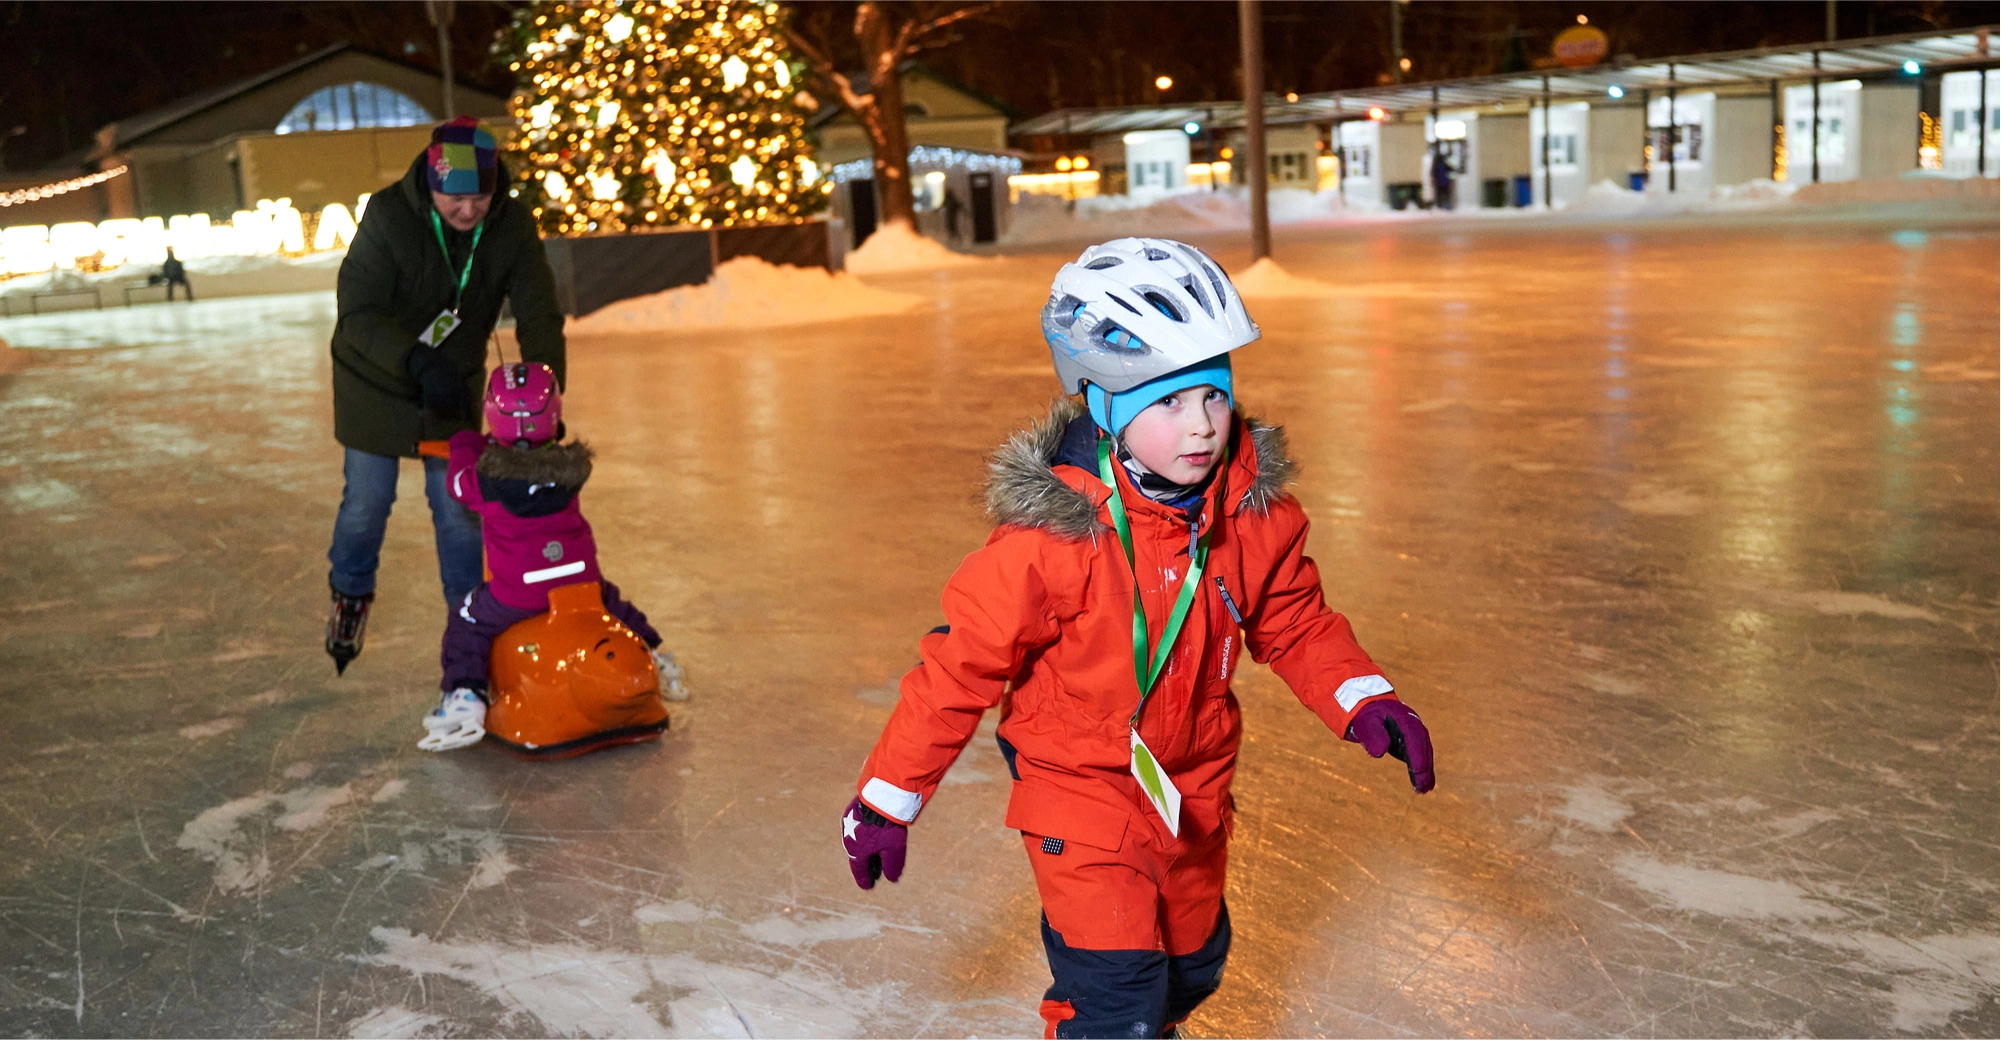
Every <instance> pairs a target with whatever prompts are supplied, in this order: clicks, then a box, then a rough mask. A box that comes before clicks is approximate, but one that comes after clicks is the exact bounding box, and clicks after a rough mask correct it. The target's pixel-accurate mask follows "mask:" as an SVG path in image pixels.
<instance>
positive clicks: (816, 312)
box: [569, 239, 926, 333]
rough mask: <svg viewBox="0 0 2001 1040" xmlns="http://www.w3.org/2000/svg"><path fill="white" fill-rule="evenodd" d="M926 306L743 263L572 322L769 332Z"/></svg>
mask: <svg viewBox="0 0 2001 1040" xmlns="http://www.w3.org/2000/svg"><path fill="white" fill-rule="evenodd" d="M870 241H874V239H870ZM849 255H850V257H852V256H853V255H854V254H849ZM925 302H926V301H925V299H924V298H923V297H921V296H911V295H909V294H907V293H894V292H888V291H886V290H883V289H877V288H874V287H873V286H870V285H868V284H866V283H864V282H863V281H862V280H861V279H859V278H856V277H855V276H854V275H852V274H834V273H832V272H830V271H826V270H822V269H821V268H818V267H780V266H776V265H773V264H770V263H767V262H765V261H764V260H761V259H759V258H757V257H754V256H740V257H737V258H736V259H734V260H726V261H724V262H723V263H722V264H720V265H718V266H717V267H716V271H715V273H714V274H712V275H710V276H709V280H708V281H706V282H704V283H702V284H701V285H684V286H681V287H679V288H676V289H668V290H666V291H665V292H657V293H653V294H652V295H650V296H636V297H634V298H632V299H630V300H620V301H619V302H617V303H614V304H611V305H610V306H608V307H604V308H602V309H600V310H597V311H593V312H591V313H590V314H587V315H585V316H583V317H581V318H574V319H571V321H570V322H569V331H570V332H573V333H593V332H680V331H692V330H696V329H766V328H778V327H781V326H787V325H815V324H819V323H821V322H828V321H839V320H841V319H842V318H866V317H874V316H877V315H884V314H903V313H905V312H907V311H911V310H914V309H916V308H918V307H921V306H923V305H924V304H925Z"/></svg>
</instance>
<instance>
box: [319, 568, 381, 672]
mask: <svg viewBox="0 0 2001 1040" xmlns="http://www.w3.org/2000/svg"><path fill="white" fill-rule="evenodd" d="M374 602H375V593H373V592H371V593H368V594H367V595H365V596H350V595H347V594H346V593H344V592H342V591H340V590H339V589H334V590H333V609H332V610H331V611H330V612H329V613H328V614H327V656H328V657H331V658H333V662H334V674H335V675H346V674H347V664H348V662H349V661H352V660H354V659H355V658H357V657H359V656H361V639H362V636H363V635H364V634H365V633H366V632H367V631H368V608H369V606H370V605H372V604H373V603H374Z"/></svg>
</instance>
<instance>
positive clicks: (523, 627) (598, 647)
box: [486, 581, 667, 758]
mask: <svg viewBox="0 0 2001 1040" xmlns="http://www.w3.org/2000/svg"><path fill="white" fill-rule="evenodd" d="M490 682H491V687H490V688H491V690H492V693H491V697H492V701H493V706H492V707H491V708H489V709H488V710H487V713H486V733H487V736H488V737H489V738H490V739H492V740H495V741H498V742H499V743H501V744H503V745H505V746H506V747H508V748H509V749H511V750H513V751H514V752H516V753H518V754H521V755H524V756H527V757H530V758H569V757H571V756H573V755H581V754H584V753H585V752H589V751H596V750H598V749H599V748H604V747H610V746H611V745H614V744H636V743H639V742H641V741H647V740H653V739H655V738H657V737H659V736H660V734H661V732H662V731H664V730H666V728H667V705H666V703H665V702H664V701H662V700H661V698H660V678H659V676H658V675H657V674H655V672H654V668H653V659H652V657H651V655H649V654H648V653H647V652H646V644H645V643H644V642H641V641H640V638H639V637H638V636H636V635H634V634H633V633H632V631H631V630H630V629H628V628H626V627H625V626H624V625H621V624H619V623H618V622H617V621H616V620H615V619H613V618H612V616H611V615H610V614H607V613H605V609H604V601H603V599H601V598H600V596H599V593H598V583H597V582H594V581H589V582H579V583H577V584H574V585H564V586H562V587H561V588H556V589H551V590H550V592H549V612H548V613H546V614H541V615H537V616H536V617H532V618H529V619H528V620H526V621H523V622H520V623H519V624H516V625H514V626H513V627H512V628H509V629H508V630H507V631H505V632H503V633H501V634H500V638H498V639H495V640H494V641H493V657H492V664H491V668H490Z"/></svg>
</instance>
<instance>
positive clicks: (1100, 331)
mask: <svg viewBox="0 0 2001 1040" xmlns="http://www.w3.org/2000/svg"><path fill="white" fill-rule="evenodd" d="M1261 335H1263V333H1261V332H1260V331H1259V330H1258V326H1257V323H1256V322H1254V321H1252V320H1251V316H1250V315H1249V314H1247V313H1245V311H1244V301H1243V298H1242V297H1240V296H1238V295H1237V287H1236V286H1234V285H1231V284H1230V277H1229V276H1228V275H1226V274H1224V273H1223V269H1222V268H1221V267H1220V266H1218V265H1217V263H1216V261H1214V260H1211V259H1209V256H1208V254H1206V253H1204V252H1202V251H1201V250H1200V249H1197V248H1195V247H1194V246H1191V245H1187V244H1185V243H1182V242H1174V241H1171V240H1168V239H1164V238H1120V239H1114V240H1112V241H1110V242H1106V243H1105V244H1103V245H1096V246H1092V247H1090V248H1089V249H1086V250H1084V254H1083V255H1082V256H1079V257H1078V258H1077V260H1076V262H1074V263H1068V264H1064V265H1063V269H1062V270H1060V271H1058V272H1056V282H1055V284H1053V285H1051V286H1050V287H1049V303H1048V305H1047V306H1044V307H1043V308H1042V337H1043V338H1044V339H1046V340H1048V341H1049V353H1050V356H1051V357H1052V358H1054V359H1055V361H1056V378H1057V379H1060V380H1062V382H1063V392H1064V393H1066V394H1076V393H1082V392H1083V390H1084V384H1086V383H1095V384H1097V385H1098V386H1099V387H1101V388H1103V389H1104V390H1105V391H1107V392H1108V393H1114V394H1116V393H1120V392H1122V391H1125V390H1130V389H1132V388H1133V387H1135V386H1138V385H1140V384H1141V383H1144V382H1147V381H1148V380H1152V379H1156V378H1159V377H1160V376H1164V375H1166V374H1168V373H1169V372H1174V371H1177V370H1179V369H1183V368H1187V367H1188V366H1189V365H1192V364H1195V363H1196V362H1198V361H1204V360H1207V359H1209V358H1212V357H1215V356H1216V355H1218V354H1226V353H1228V352H1230V351H1232V350H1235V349H1237V348H1238V347H1241V346H1243V345H1244V344H1246V343H1250V342H1252V341H1254V340H1256V339H1257V338H1258V337H1259V336H1261Z"/></svg>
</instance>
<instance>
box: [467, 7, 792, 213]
mask: <svg viewBox="0 0 2001 1040" xmlns="http://www.w3.org/2000/svg"><path fill="white" fill-rule="evenodd" d="M784 40H785V12H784V11H783V10H782V9H781V8H780V7H779V6H778V5H777V4H775V3H752V2H744V0H624V2H620V3H602V4H594V3H563V2H549V0H543V2H538V3H535V4H532V5H530V6H529V7H526V8H523V9H522V10H521V11H520V12H519V13H518V14H517V15H516V16H515V20H514V26H513V30H512V31H511V33H509V34H508V35H507V36H506V37H505V38H504V39H503V40H502V43H501V45H500V47H501V56H502V57H503V58H504V59H505V60H506V61H507V62H508V65H509V67H510V68H511V69H513V71H514V73H515V75H516V77H517V83H518V84H519V86H518V88H517V89H516V91H515V94H514V98H513V101H512V103H511V107H512V109H513V113H514V117H515V119H516V120H517V121H518V126H517V129H516V133H515V135H514V140H513V143H512V145H511V146H510V148H509V153H510V163H511V165H513V166H514V168H515V173H516V176H517V179H518V180H519V182H520V184H519V194H520V196H521V198H522V200H523V201H524V202H527V203H528V204H529V205H530V207H532V208H533V210H534V212H535V214H536V219H537V220H538V221H539V222H540V224H541V227H542V229H543V231H545V232H549V233H552V234H578V233H584V232H593V231H598V232H602V231H625V230H631V229H634V228H656V227H668V226H671V225H677V224H680V225H693V226H697V227H712V226H719V225H723V226H726V225H731V224H760V223H776V222H782V221H787V220H796V219H798V218H801V217H805V216H808V215H810V214H813V213H816V212H818V211H819V210H820V209H822V208H823V207H825V205H826V202H827V192H828V190H829V188H828V186H827V184H826V183H825V182H824V181H822V180H821V178H820V171H819V168H818V167H816V166H815V165H814V164H813V159H812V156H811V150H810V147H809V146H808V145H807V143H806V140H805V113H806V112H807V111H808V108H807V107H806V106H810V105H812V104H813V102H812V99H811V98H810V96H801V91H800V86H801V84H800V77H799V70H798V69H797V68H796V67H795V66H794V65H793V64H792V58H791V55H790V53H789V52H788V51H787V49H786V47H785V45H784V42H783V41H784Z"/></svg>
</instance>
